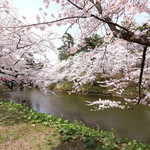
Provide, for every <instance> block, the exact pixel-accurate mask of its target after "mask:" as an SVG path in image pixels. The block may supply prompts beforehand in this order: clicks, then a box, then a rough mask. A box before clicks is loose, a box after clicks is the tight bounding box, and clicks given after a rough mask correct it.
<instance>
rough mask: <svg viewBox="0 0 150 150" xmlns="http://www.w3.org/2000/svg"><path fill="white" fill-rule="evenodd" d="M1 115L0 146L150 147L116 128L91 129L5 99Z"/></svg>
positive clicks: (106, 149)
mask: <svg viewBox="0 0 150 150" xmlns="http://www.w3.org/2000/svg"><path fill="white" fill-rule="evenodd" d="M0 118H1V120H0V149H9V150H11V149H16V150H18V149H21V148H22V149H37V150H39V149H41V150H48V149H52V150H60V149H61V150H63V149H64V150H67V149H73V150H74V149H87V150H90V149H91V150H94V149H96V150H149V149H150V145H146V144H143V143H141V142H138V141H136V140H132V141H129V140H128V139H127V138H119V137H118V136H117V134H116V133H115V132H114V131H112V132H105V131H102V130H100V129H99V128H97V130H95V129H91V128H89V127H86V126H85V125H84V124H78V123H77V122H74V123H70V122H69V121H68V120H64V119H62V118H56V117H54V116H52V115H46V114H41V113H38V112H36V111H34V110H32V109H30V108H28V107H24V106H21V105H20V104H14V103H12V102H7V101H4V100H0ZM20 145H21V147H20Z"/></svg>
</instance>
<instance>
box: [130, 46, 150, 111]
mask: <svg viewBox="0 0 150 150" xmlns="http://www.w3.org/2000/svg"><path fill="white" fill-rule="evenodd" d="M146 51H147V46H144V50H143V55H142V62H141V71H140V76H139V86H138V91H139V99H138V102H137V103H136V104H135V105H134V106H133V107H132V109H133V108H134V107H135V106H136V105H138V104H139V103H140V102H141V97H142V96H141V84H142V77H143V71H144V66H145V59H146Z"/></svg>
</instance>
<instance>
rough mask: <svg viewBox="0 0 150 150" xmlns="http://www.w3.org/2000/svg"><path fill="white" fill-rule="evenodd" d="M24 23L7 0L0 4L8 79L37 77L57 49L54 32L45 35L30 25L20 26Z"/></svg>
mask: <svg viewBox="0 0 150 150" xmlns="http://www.w3.org/2000/svg"><path fill="white" fill-rule="evenodd" d="M23 25H24V23H23V22H21V21H20V20H19V19H18V15H17V11H16V9H15V8H14V7H13V6H11V5H9V3H8V2H7V1H2V3H1V4H0V39H1V40H0V76H1V77H7V78H8V79H9V78H10V79H12V78H14V77H15V78H18V80H20V79H21V78H29V77H35V75H36V73H37V72H39V70H40V69H41V65H42V64H43V65H42V66H44V65H46V64H47V63H48V61H49V60H48V58H46V53H47V52H49V51H50V50H53V49H54V45H53V43H52V42H51V39H50V38H51V35H52V32H49V34H44V35H43V36H40V35H37V34H35V32H33V31H31V30H30V28H26V29H24V28H17V26H23Z"/></svg>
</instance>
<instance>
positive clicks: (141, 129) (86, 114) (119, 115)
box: [0, 89, 150, 143]
mask: <svg viewBox="0 0 150 150" xmlns="http://www.w3.org/2000/svg"><path fill="white" fill-rule="evenodd" d="M56 94H57V95H58V97H55V96H53V95H52V94H50V93H49V94H47V95H43V94H42V93H41V92H40V91H39V90H37V89H25V90H23V91H19V90H16V91H12V92H8V93H3V94H2V93H1V94H0V96H8V97H9V98H10V99H11V100H12V101H15V102H17V103H20V102H21V100H22V99H25V100H26V103H27V105H28V106H30V107H32V108H33V109H35V110H37V111H39V112H41V113H47V114H52V115H55V116H56V117H61V116H63V118H65V119H68V120H70V121H74V120H75V119H76V120H78V121H82V122H83V123H84V124H86V125H88V126H95V127H96V125H99V126H100V128H101V129H103V130H108V131H110V130H111V129H112V128H113V129H115V130H116V131H117V133H118V134H119V136H121V137H124V136H126V137H128V138H129V139H137V140H139V141H143V142H146V143H150V107H147V106H143V105H138V106H137V107H136V108H135V109H134V110H120V109H117V108H115V109H114V108H110V109H104V110H99V111H90V110H91V109H93V107H94V106H87V105H86V104H87V102H86V101H95V100H98V99H99V97H100V96H94V95H77V94H71V95H68V94H66V93H56ZM101 98H102V99H106V98H107V99H108V98H109V99H111V100H121V99H118V98H115V99H114V98H110V97H101Z"/></svg>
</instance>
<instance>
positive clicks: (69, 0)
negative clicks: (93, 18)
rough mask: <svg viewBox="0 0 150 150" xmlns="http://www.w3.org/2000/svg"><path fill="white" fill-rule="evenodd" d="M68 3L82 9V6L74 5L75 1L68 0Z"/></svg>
mask: <svg viewBox="0 0 150 150" xmlns="http://www.w3.org/2000/svg"><path fill="white" fill-rule="evenodd" d="M68 2H69V3H71V4H72V5H73V6H75V7H77V8H78V9H80V10H83V8H81V7H79V6H78V5H76V4H75V3H73V2H72V1H71V0H68Z"/></svg>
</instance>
